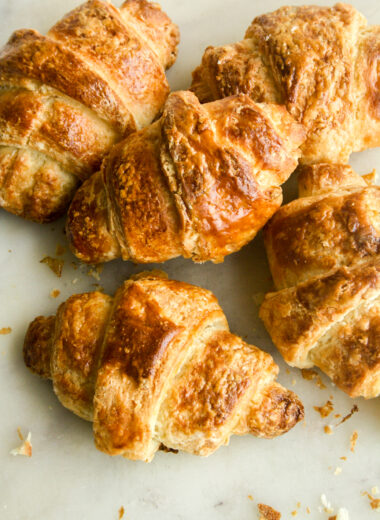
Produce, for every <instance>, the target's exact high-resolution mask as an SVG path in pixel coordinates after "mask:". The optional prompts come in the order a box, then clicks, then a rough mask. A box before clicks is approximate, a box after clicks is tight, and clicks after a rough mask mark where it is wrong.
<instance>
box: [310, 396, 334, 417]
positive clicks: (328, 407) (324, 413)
mask: <svg viewBox="0 0 380 520" xmlns="http://www.w3.org/2000/svg"><path fill="white" fill-rule="evenodd" d="M313 408H314V410H315V411H316V412H318V413H319V414H320V415H321V417H328V416H329V415H330V413H331V412H332V411H333V410H334V407H333V404H332V402H331V401H330V400H328V401H326V403H325V404H324V405H323V406H313Z"/></svg>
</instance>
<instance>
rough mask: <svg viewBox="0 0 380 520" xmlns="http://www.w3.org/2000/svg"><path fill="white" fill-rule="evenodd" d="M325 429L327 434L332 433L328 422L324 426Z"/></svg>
mask: <svg viewBox="0 0 380 520" xmlns="http://www.w3.org/2000/svg"><path fill="white" fill-rule="evenodd" d="M323 431H324V432H325V433H326V435H332V432H333V431H332V428H331V426H329V425H328V424H326V426H325V427H324V428H323Z"/></svg>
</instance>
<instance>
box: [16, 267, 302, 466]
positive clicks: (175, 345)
mask: <svg viewBox="0 0 380 520" xmlns="http://www.w3.org/2000/svg"><path fill="white" fill-rule="evenodd" d="M24 359H25V363H26V365H27V366H28V367H29V368H31V369H32V371H33V372H36V373H37V374H39V375H41V376H42V377H46V378H50V379H52V380H53V385H54V390H55V393H56V394H57V396H58V398H59V400H60V401H61V403H62V404H63V405H64V406H66V407H67V408H69V409H70V410H71V411H73V412H74V413H76V414H77V415H79V416H80V417H83V418H84V419H87V420H89V421H93V423H94V424H93V427H94V436H95V444H96V446H97V448H98V449H100V450H101V451H103V452H105V453H108V454H110V455H123V456H124V457H127V458H130V459H134V460H136V459H138V460H145V461H150V460H152V458H153V456H154V454H155V452H156V451H157V450H158V449H159V448H160V446H161V447H163V448H164V449H169V450H184V451H187V452H189V453H194V454H197V455H210V454H211V453H213V452H214V451H215V450H216V449H217V448H218V447H219V446H221V445H222V444H227V443H228V441H229V437H230V435H231V434H233V433H234V434H238V435H243V434H247V433H251V434H252V435H256V436H259V437H267V438H270V437H275V436H277V435H280V434H282V433H285V432H286V431H288V430H289V429H290V428H292V427H293V426H294V425H295V424H296V423H297V422H298V421H299V420H301V419H302V418H303V406H302V404H301V403H300V401H299V400H298V398H297V396H296V395H295V394H294V393H293V392H291V391H289V390H287V389H285V388H283V387H282V386H281V385H280V384H279V383H277V382H276V381H275V379H276V376H277V373H278V367H277V365H276V364H275V363H274V362H273V359H272V357H271V356H270V355H269V354H266V353H265V352H263V351H262V350H260V349H258V348H257V347H254V346H252V345H248V344H247V343H245V342H244V341H243V340H242V339H241V338H239V337H238V336H235V335H234V334H231V333H230V332H229V329H228V324H227V321H226V317H225V315H224V314H223V312H222V310H221V308H220V307H219V305H218V302H217V300H216V298H215V296H214V295H213V294H212V293H211V292H210V291H207V290H205V289H201V288H200V287H196V286H194V285H189V284H186V283H181V282H177V281H174V280H168V279H167V278H165V276H164V275H163V273H157V272H153V273H142V274H140V275H137V276H135V277H134V278H132V279H130V280H128V281H126V282H125V283H124V284H123V285H122V286H121V287H120V288H119V289H118V291H117V292H116V295H115V297H114V298H111V297H110V296H107V295H105V294H102V293H99V292H91V293H86V294H77V295H74V296H72V297H71V298H69V299H68V300H67V301H66V302H65V303H63V304H62V305H61V306H60V307H59V309H58V312H57V315H56V316H50V317H48V318H45V317H42V316H40V317H38V318H36V319H35V320H34V321H33V322H32V323H31V324H30V326H29V329H28V331H27V334H26V338H25V343H24Z"/></svg>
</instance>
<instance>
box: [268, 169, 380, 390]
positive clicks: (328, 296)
mask: <svg viewBox="0 0 380 520" xmlns="http://www.w3.org/2000/svg"><path fill="white" fill-rule="evenodd" d="M299 188H300V196H301V197H302V198H300V199H297V200H294V201H293V202H291V203H290V204H287V205H286V206H283V207H282V208H281V209H280V210H279V211H278V212H277V213H276V215H275V216H274V218H273V219H272V220H271V222H270V223H269V224H268V225H267V228H266V230H265V245H266V249H267V254H268V259H269V265H270V269H271V272H272V276H273V279H274V282H275V286H276V288H277V289H278V292H274V293H269V294H267V296H266V297H265V300H264V302H263V304H262V306H261V309H260V316H261V318H262V320H263V321H264V324H265V326H266V328H267V329H268V331H269V333H270V335H271V337H272V340H273V342H274V343H275V345H276V346H277V347H278V349H279V350H280V352H281V353H282V355H283V356H284V358H285V360H286V361H287V362H288V363H289V364H290V365H292V366H297V367H299V368H304V367H311V366H313V365H316V366H318V367H319V368H321V369H322V370H323V371H324V372H326V373H327V374H328V375H329V376H330V377H331V378H332V380H333V381H334V383H335V384H336V385H337V386H339V387H340V388H341V389H342V390H344V391H345V392H347V393H348V394H349V395H350V396H351V397H357V396H364V397H366V398H369V397H376V396H377V395H379V394H380V343H379V337H380V336H379V335H380V211H379V208H380V187H379V186H371V185H369V184H367V182H366V180H365V179H364V178H362V177H360V176H359V175H357V174H356V173H355V172H354V171H353V170H352V168H351V167H349V166H342V165H331V164H319V165H314V166H308V167H304V168H302V169H301V172H300V176H299Z"/></svg>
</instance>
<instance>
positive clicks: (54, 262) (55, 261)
mask: <svg viewBox="0 0 380 520" xmlns="http://www.w3.org/2000/svg"><path fill="white" fill-rule="evenodd" d="M64 263H65V262H64V260H61V259H59V258H53V257H52V256H45V257H44V258H43V259H42V260H40V264H46V265H47V266H48V267H50V269H51V270H52V271H53V273H54V274H55V275H56V276H58V278H60V277H61V276H62V269H63V265H64Z"/></svg>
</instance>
